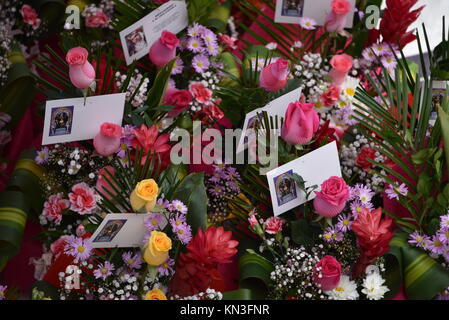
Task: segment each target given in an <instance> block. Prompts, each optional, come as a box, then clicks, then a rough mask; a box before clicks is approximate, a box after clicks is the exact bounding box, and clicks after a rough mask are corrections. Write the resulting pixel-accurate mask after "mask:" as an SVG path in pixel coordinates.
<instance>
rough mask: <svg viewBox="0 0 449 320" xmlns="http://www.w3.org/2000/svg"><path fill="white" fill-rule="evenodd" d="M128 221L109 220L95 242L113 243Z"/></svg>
mask: <svg viewBox="0 0 449 320" xmlns="http://www.w3.org/2000/svg"><path fill="white" fill-rule="evenodd" d="M126 221H127V220H125V219H123V220H109V221H108V222H107V223H106V224H105V226H104V227H103V229H102V230H101V231H100V233H99V234H98V236H97V237H96V238H95V239H94V241H93V242H111V241H112V240H114V238H115V236H116V235H117V234H118V233H119V231H120V230H121V229H122V228H123V226H124V225H125V222H126Z"/></svg>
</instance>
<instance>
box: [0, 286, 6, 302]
mask: <svg viewBox="0 0 449 320" xmlns="http://www.w3.org/2000/svg"><path fill="white" fill-rule="evenodd" d="M6 289H8V286H0V300H5V298H6Z"/></svg>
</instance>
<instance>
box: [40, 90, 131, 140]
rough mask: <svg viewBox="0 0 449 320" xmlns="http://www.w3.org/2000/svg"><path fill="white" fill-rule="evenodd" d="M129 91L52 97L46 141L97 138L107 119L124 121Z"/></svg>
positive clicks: (46, 122) (46, 108) (48, 102)
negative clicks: (99, 94) (70, 97)
mask: <svg viewBox="0 0 449 320" xmlns="http://www.w3.org/2000/svg"><path fill="white" fill-rule="evenodd" d="M125 97H126V94H125V93H116V94H108V95H103V96H93V97H88V98H87V99H86V104H84V98H74V99H62V100H49V101H47V103H46V106H45V120H44V132H43V135H42V145H46V144H55V143H63V142H71V141H81V140H89V139H93V138H94V137H95V136H96V135H97V134H98V132H100V127H101V125H102V124H103V123H104V122H109V123H114V124H118V125H120V126H121V125H122V120H123V111H124V109H125Z"/></svg>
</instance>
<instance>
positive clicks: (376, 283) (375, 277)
mask: <svg viewBox="0 0 449 320" xmlns="http://www.w3.org/2000/svg"><path fill="white" fill-rule="evenodd" d="M384 282H385V280H384V279H382V277H381V276H380V275H379V274H378V273H377V272H373V273H371V274H369V275H367V276H366V278H365V280H363V284H362V286H363V289H362V293H364V294H365V295H366V297H367V298H368V299H370V300H380V299H382V298H383V297H384V294H385V293H386V292H388V291H390V289H388V288H387V287H386V286H383V284H384Z"/></svg>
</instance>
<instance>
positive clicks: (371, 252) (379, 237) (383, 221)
mask: <svg viewBox="0 0 449 320" xmlns="http://www.w3.org/2000/svg"><path fill="white" fill-rule="evenodd" d="M392 223H393V220H392V219H391V218H389V217H382V209H381V208H378V209H375V210H372V211H369V210H368V209H364V210H363V211H362V212H361V213H360V214H359V215H358V216H357V219H356V220H355V221H354V222H353V223H352V231H353V232H354V233H355V234H356V236H357V243H358V244H359V247H360V251H361V252H360V253H361V256H360V258H359V261H358V262H357V265H356V266H355V269H354V272H353V276H355V277H357V276H358V275H360V274H361V273H362V272H363V271H364V270H365V268H366V267H367V266H368V265H369V264H370V263H372V262H373V261H374V260H375V259H376V258H378V257H380V256H382V255H384V254H385V253H386V252H387V251H388V250H389V249H390V246H389V243H390V241H391V238H393V232H391V231H390V228H391V225H392Z"/></svg>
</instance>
